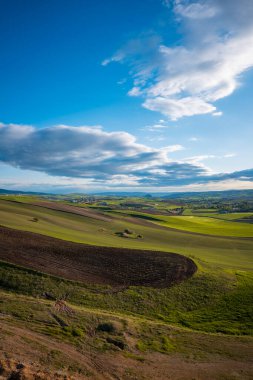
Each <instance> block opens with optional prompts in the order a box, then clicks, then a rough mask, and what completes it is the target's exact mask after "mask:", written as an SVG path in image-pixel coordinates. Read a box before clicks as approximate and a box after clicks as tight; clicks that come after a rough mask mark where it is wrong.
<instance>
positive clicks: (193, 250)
mask: <svg viewBox="0 0 253 380" xmlns="http://www.w3.org/2000/svg"><path fill="white" fill-rule="evenodd" d="M152 217H153V216H152ZM154 217H155V216H154ZM33 218H38V222H34V221H32V220H33ZM173 218H177V217H173ZM178 218H179V217H178ZM231 223H232V222H231ZM0 224H2V225H4V226H7V227H11V228H16V229H21V230H22V229H23V230H26V231H31V232H37V233H41V234H45V235H48V236H52V237H56V238H60V239H64V240H70V241H74V242H78V243H87V244H94V245H104V246H115V247H126V248H127V247H129V248H138V249H151V250H161V251H167V252H176V253H181V254H185V255H187V256H191V257H196V258H198V259H201V260H203V261H205V262H208V263H212V264H215V265H216V266H224V267H226V268H236V269H244V270H252V269H253V255H252V252H253V239H252V240H251V239H240V238H235V237H216V236H208V235H196V234H191V233H188V232H184V231H179V230H178V231H177V230H170V229H166V228H164V229H160V228H159V226H157V227H156V226H155V225H154V227H153V226H152V225H151V226H150V227H148V226H142V225H140V224H134V223H130V222H129V221H126V220H125V219H124V218H123V217H122V220H120V219H114V220H112V222H105V221H100V220H95V219H91V218H88V217H84V216H79V215H75V214H70V213H66V212H61V211H55V210H50V209H46V208H43V207H37V206H33V205H29V204H21V203H17V202H8V201H3V200H1V201H0ZM245 225H246V224H245V223H243V224H242V227H245ZM246 226H247V225H246ZM126 228H128V229H130V230H133V231H134V232H135V233H136V234H140V235H142V237H143V238H142V239H131V238H124V237H120V236H118V235H117V232H121V231H124V229H126ZM196 231H198V230H195V232H196Z"/></svg>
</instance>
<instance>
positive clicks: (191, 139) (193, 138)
mask: <svg viewBox="0 0 253 380" xmlns="http://www.w3.org/2000/svg"><path fill="white" fill-rule="evenodd" d="M199 140H200V138H199V137H190V138H189V141H193V142H196V141H199Z"/></svg>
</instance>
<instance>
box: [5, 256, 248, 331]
mask: <svg viewBox="0 0 253 380" xmlns="http://www.w3.org/2000/svg"><path fill="white" fill-rule="evenodd" d="M200 266H201V265H200ZM208 269H209V270H208V271H207V270H201V269H200V270H199V273H197V274H196V275H194V276H193V277H192V278H191V279H190V280H188V281H185V282H183V283H181V284H179V285H176V286H173V287H172V288H167V289H153V288H143V287H130V288H128V289H125V290H124V291H120V292H117V293H110V292H108V293H106V292H104V290H105V289H109V288H108V287H104V286H86V285H84V284H80V283H75V282H73V281H67V280H63V279H59V278H56V277H53V276H49V275H45V274H41V273H37V272H35V271H32V270H27V269H24V268H19V267H17V266H14V265H11V264H6V263H0V288H2V289H3V290H6V291H7V290H8V291H9V292H12V293H14V294H24V295H27V296H31V297H34V298H35V299H41V298H43V294H44V293H45V292H47V293H50V294H52V295H54V297H56V298H59V297H62V296H64V295H65V294H68V301H69V302H70V303H72V304H74V305H76V306H79V307H81V308H87V309H90V310H103V311H108V312H112V313H118V314H121V315H132V316H138V317H141V318H145V319H148V320H154V321H161V322H163V323H166V324H167V323H169V324H170V323H173V324H176V325H178V326H183V327H187V328H191V329H195V330H201V331H206V332H213V333H215V332H216V333H217V332H223V333H225V334H236V335H253V321H252V315H253V304H252V302H251V301H252V294H253V274H252V273H248V272H243V271H240V272H236V273H233V272H224V271H218V270H216V271H214V270H213V269H212V270H211V269H210V268H208ZM242 300H243V302H242ZM35 302H36V301H35ZM14 304H15V303H14ZM13 309H14V311H13V313H14V316H16V317H18V318H21V319H23V320H29V318H30V317H29V313H28V314H27V312H26V313H24V312H23V308H22V305H21V309H19V307H16V306H15V307H14V306H13ZM0 312H2V313H3V312H4V313H6V312H8V306H7V305H6V302H3V301H2V302H0ZM30 312H31V311H30ZM32 313H33V315H34V313H35V309H34V308H33V309H32ZM77 327H78V326H77ZM64 333H66V332H64Z"/></svg>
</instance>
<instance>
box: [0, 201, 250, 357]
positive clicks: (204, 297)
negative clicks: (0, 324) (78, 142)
mask: <svg viewBox="0 0 253 380" xmlns="http://www.w3.org/2000/svg"><path fill="white" fill-rule="evenodd" d="M144 216H145V214H144ZM153 217H156V216H154V215H152V218H153ZM32 218H37V219H38V222H33V221H32ZM159 218H163V217H162V216H159ZM171 219H172V220H175V221H180V220H181V223H182V224H183V223H185V225H186V227H187V226H189V220H191V219H189V217H164V219H162V220H163V222H162V223H170V220H171ZM194 219H195V217H194ZM199 219H200V220H202V222H200V221H199V225H200V226H199V227H197V226H198V223H197V222H194V223H195V224H192V225H191V226H192V227H191V228H193V225H194V228H195V230H194V232H196V231H199V230H200V229H201V228H204V229H205V228H207V226H212V225H213V223H214V222H213V220H214V219H211V218H210V220H211V221H210V222H208V223H210V224H208V223H207V222H206V221H205V219H208V218H205V217H204V218H202V217H197V219H196V220H197V221H198V220H199ZM168 221H169V222H168ZM218 222H219V220H218ZM220 222H221V223H222V224H221V225H223V226H224V224H226V223H229V225H230V224H232V225H237V223H235V222H224V221H220ZM176 223H177V222H176ZM178 223H179V222H178ZM215 223H216V220H215ZM0 224H2V225H5V226H8V227H12V228H17V229H24V230H28V231H32V232H38V233H41V234H45V235H49V236H53V237H58V238H61V239H65V240H71V241H76V242H80V243H89V244H97V245H105V246H118V247H122V246H124V247H131V248H142V249H155V250H163V251H170V252H178V253H181V254H185V255H188V256H191V257H192V258H193V259H194V260H195V262H196V263H197V265H198V268H199V269H198V272H197V273H196V274H195V275H194V276H193V277H192V278H191V279H190V280H188V281H185V282H183V283H181V284H179V285H176V286H173V287H172V288H167V289H152V288H143V287H130V288H128V289H125V290H123V291H120V292H105V291H104V290H105V289H107V290H108V289H109V287H105V286H86V285H84V284H81V283H77V282H73V281H67V280H64V279H60V278H56V277H53V276H49V275H46V274H42V273H37V272H35V271H33V270H28V269H24V268H20V267H18V266H14V265H11V264H7V263H3V262H2V263H0V288H1V289H2V291H8V292H9V294H10V295H11V294H12V295H13V299H12V298H11V296H10V298H9V301H8V302H7V301H6V299H7V298H8V297H7V296H6V297H7V298H6V297H5V299H3V298H2V300H1V301H0V312H2V313H4V314H10V315H11V316H12V317H13V318H17V319H19V320H22V321H25V322H26V323H30V322H31V320H32V321H33V323H35V324H36V323H37V324H38V325H40V324H41V323H42V320H43V318H44V317H43V313H42V312H41V308H42V306H38V310H37V308H36V307H35V308H34V307H31V308H30V309H29V308H27V307H26V305H24V304H22V303H19V302H17V301H16V298H15V297H21V296H26V297H33V298H32V299H33V300H34V302H35V303H36V302H38V303H39V305H44V302H45V301H42V299H43V294H44V293H45V292H47V293H51V294H53V295H54V296H55V297H56V298H57V297H58V298H59V297H61V296H63V295H65V294H68V301H69V302H70V303H71V304H72V305H75V307H76V308H80V310H86V311H87V312H88V311H90V312H91V311H93V312H94V313H98V314H101V313H112V314H113V315H118V316H122V317H123V316H124V318H130V317H131V318H138V319H140V320H142V321H147V322H148V321H153V322H155V323H161V324H163V325H170V324H174V325H177V326H181V327H184V328H187V329H193V330H198V331H204V332H208V333H223V334H229V335H253V320H252V316H253V307H252V305H253V302H252V294H253V273H252V270H253V257H252V252H253V240H251V239H242V238H240V237H226V236H221V237H216V236H211V235H207V234H206V235H204V234H203V235H198V234H192V233H189V232H184V231H179V230H176V229H175V230H170V229H166V228H164V229H160V228H158V227H155V226H154V227H152V226H150V227H147V226H142V225H139V224H134V223H130V222H129V221H126V220H125V219H124V216H123V215H122V220H119V219H114V220H113V221H112V222H104V221H100V220H95V219H91V218H88V217H83V216H79V215H74V214H70V213H66V212H60V211H55V210H49V209H46V208H43V207H38V206H33V205H29V204H22V203H16V202H8V201H3V200H1V201H0ZM215 225H216V226H217V224H215ZM221 225H220V226H221ZM201 226H202V227H201ZM241 226H242V228H246V231H247V225H246V227H245V224H242V225H241ZM180 228H182V225H181V227H180ZM187 228H188V227H187ZM210 228H212V227H210ZM215 228H217V227H213V230H214V229H215ZM219 228H221V227H219ZM125 229H129V230H131V231H134V232H135V233H136V234H141V235H142V236H143V239H140V240H138V239H124V238H121V237H118V236H117V235H116V234H115V233H116V232H118V231H124V230H125ZM237 231H238V230H237ZM14 296H15V297H14ZM11 299H12V300H11ZM31 302H32V301H31ZM41 313H42V314H41ZM41 319H42V320H41ZM104 322H105V321H104V320H102V321H101V323H104ZM106 322H108V321H106ZM55 323H57V322H56V321H55V320H53V321H51V322H50V323H49V324H48V323H47V324H46V326H44V328H43V332H44V333H47V334H49V335H55V336H58V337H59V338H60V339H67V340H70V341H71V342H79V341H80V339H82V337H83V334H84V333H85V331H86V327H87V326H86V325H85V324H84V325H80V323H79V322H78V323H75V324H74V325H71V326H70V327H69V328H68V326H65V327H66V328H65V329H63V328H62V327H61V326H55ZM67 323H68V321H67ZM98 324H99V323H97V326H98ZM85 326H86V327H85ZM105 333H106V332H105ZM143 336H144V337H145V334H144V333H143V332H142V333H141V334H140V336H139V340H138V341H139V343H138V345H139V346H138V347H139V348H138V349H139V351H143V352H145V351H147V350H155V351H158V352H169V351H171V350H172V351H173V350H174V346H175V345H174V343H173V342H172V341H171V340H170V339H167V338H166V336H165V337H164V336H163V335H161V336H160V338H159V339H158V340H157V337H154V335H152V334H149V336H146V337H145V339H144V341H143ZM101 339H102V338H99V347H100V348H101V349H104V348H103V347H108V345H109V346H110V342H109V343H108V341H104V340H103V339H102V340H101Z"/></svg>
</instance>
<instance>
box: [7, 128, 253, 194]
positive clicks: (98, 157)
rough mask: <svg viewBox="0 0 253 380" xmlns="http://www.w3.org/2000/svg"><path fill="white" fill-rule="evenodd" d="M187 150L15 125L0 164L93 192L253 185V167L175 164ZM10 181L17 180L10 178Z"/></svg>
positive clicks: (127, 137)
mask: <svg viewBox="0 0 253 380" xmlns="http://www.w3.org/2000/svg"><path fill="white" fill-rule="evenodd" d="M182 149H184V148H183V147H182V145H180V144H175V145H170V146H165V147H163V148H160V149H155V148H151V147H149V146H146V145H144V144H139V143H137V142H136V139H135V137H134V136H133V135H131V134H129V133H126V132H106V131H104V130H103V129H102V128H101V127H100V126H95V127H90V126H83V127H72V126H66V125H58V126H54V127H48V128H39V129H36V128H34V127H31V126H29V127H27V126H22V125H14V124H10V125H3V124H2V125H1V126H0V162H1V163H3V164H5V165H11V166H12V167H13V168H16V169H15V170H20V169H22V170H24V169H25V170H29V171H32V172H27V173H29V175H30V173H35V172H42V173H46V175H48V176H49V177H50V178H51V180H49V179H48V177H47V176H46V177H45V174H43V176H44V177H43V180H44V183H46V182H47V181H48V182H50V181H51V183H54V181H53V180H52V178H56V180H55V182H56V183H59V184H62V185H64V186H65V185H66V186H68V188H71V186H73V183H76V184H78V183H79V184H80V186H86V187H89V188H91V187H92V188H97V187H104V186H108V187H114V186H119V184H121V186H125V187H133V186H135V187H141V188H145V187H166V186H186V185H189V184H196V183H208V182H210V181H215V182H220V181H224V180H238V181H243V182H251V181H252V182H253V169H248V170H243V171H240V172H234V173H214V172H212V171H211V170H210V169H209V168H207V167H206V166H204V165H203V163H202V161H203V160H205V159H209V158H221V157H219V156H214V155H202V156H195V157H190V158H186V159H184V160H181V161H175V160H172V159H171V154H173V152H177V151H180V150H182ZM231 155H232V154H227V155H226V156H227V157H230V156H231ZM223 157H224V156H223ZM31 176H33V175H32V174H31ZM34 178H36V176H34ZM73 179H74V180H73ZM3 180H4V178H2V181H3ZM36 180H39V178H36ZM6 181H7V182H8V183H10V182H11V181H10V178H6ZM24 181H27V176H25V177H24ZM28 182H29V181H28ZM52 186H53V185H52Z"/></svg>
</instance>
